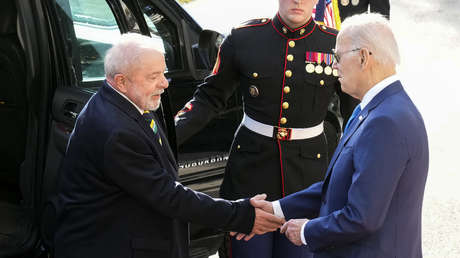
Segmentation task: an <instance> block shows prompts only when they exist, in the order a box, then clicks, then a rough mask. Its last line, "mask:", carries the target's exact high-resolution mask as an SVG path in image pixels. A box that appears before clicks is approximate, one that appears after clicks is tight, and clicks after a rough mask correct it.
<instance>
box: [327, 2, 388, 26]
mask: <svg viewBox="0 0 460 258" xmlns="http://www.w3.org/2000/svg"><path fill="white" fill-rule="evenodd" d="M334 1H335V0H334ZM337 1H338V2H339V10H340V18H341V20H342V21H343V20H345V18H347V17H349V16H352V15H355V14H359V13H367V12H368V11H370V12H371V13H380V14H382V15H384V16H385V17H387V18H388V19H389V18H390V0H337Z"/></svg>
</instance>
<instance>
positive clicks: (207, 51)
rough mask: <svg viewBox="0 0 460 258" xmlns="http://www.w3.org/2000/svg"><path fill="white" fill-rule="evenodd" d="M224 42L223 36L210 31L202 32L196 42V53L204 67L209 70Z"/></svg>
mask: <svg viewBox="0 0 460 258" xmlns="http://www.w3.org/2000/svg"><path fill="white" fill-rule="evenodd" d="M223 40H224V35H222V34H220V33H218V32H216V31H212V30H203V31H201V33H200V38H199V40H198V52H199V56H200V59H201V60H202V63H203V64H204V66H205V67H206V68H207V69H208V70H211V69H212V68H213V66H214V63H215V62H216V59H217V53H218V51H219V47H220V45H221V44H222V42H223Z"/></svg>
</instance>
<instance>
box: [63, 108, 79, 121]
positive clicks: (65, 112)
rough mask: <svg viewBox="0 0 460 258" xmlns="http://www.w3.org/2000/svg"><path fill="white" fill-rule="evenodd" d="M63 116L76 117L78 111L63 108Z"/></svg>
mask: <svg viewBox="0 0 460 258" xmlns="http://www.w3.org/2000/svg"><path fill="white" fill-rule="evenodd" d="M64 116H66V117H70V118H73V119H76V118H77V116H78V113H77V112H73V111H70V110H64Z"/></svg>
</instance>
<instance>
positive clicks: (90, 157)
mask: <svg viewBox="0 0 460 258" xmlns="http://www.w3.org/2000/svg"><path fill="white" fill-rule="evenodd" d="M159 137H162V144H160V142H159ZM177 178H178V175H177V166H176V162H175V159H174V157H173V156H172V154H171V150H170V149H169V146H168V143H167V140H166V138H165V137H164V134H163V133H162V131H161V129H159V132H158V133H156V134H155V133H154V132H153V130H152V129H151V128H150V127H149V125H148V124H147V123H146V121H145V119H144V118H143V117H142V115H141V114H140V112H139V111H138V110H137V109H136V108H135V107H134V106H133V105H132V104H131V103H129V102H128V101H127V100H126V99H125V98H123V97H122V96H121V95H120V94H118V93H117V92H115V91H114V90H113V89H112V88H110V86H108V85H104V86H103V87H102V88H101V89H100V90H99V91H98V92H97V93H96V94H95V95H94V96H93V97H92V98H91V99H90V101H89V102H88V104H87V105H86V106H85V108H84V109H83V110H82V112H81V113H80V115H79V117H78V119H77V122H76V125H75V128H74V131H73V132H72V135H71V137H70V140H69V144H68V147H67V152H66V156H65V158H64V161H63V165H62V168H61V170H60V180H59V184H58V190H59V192H58V198H59V202H58V203H59V205H58V206H59V210H58V226H57V231H56V235H55V247H56V257H58V258H61V257H75V258H77V257H78V258H83V257H85V258H88V257H95V258H96V257H97V258H101V257H110V258H116V257H120V258H127V257H188V223H187V222H189V221H190V222H194V223H199V224H203V225H207V226H212V227H218V228H221V229H224V230H230V229H232V230H234V231H241V232H250V231H251V229H252V226H253V221H254V217H255V215H254V209H253V208H252V207H251V206H250V204H249V202H248V200H245V201H240V202H229V201H226V200H221V199H212V198H211V197H209V196H207V195H205V194H202V193H198V192H195V191H193V190H191V189H188V188H186V187H184V186H182V185H181V184H180V183H178V182H177Z"/></svg>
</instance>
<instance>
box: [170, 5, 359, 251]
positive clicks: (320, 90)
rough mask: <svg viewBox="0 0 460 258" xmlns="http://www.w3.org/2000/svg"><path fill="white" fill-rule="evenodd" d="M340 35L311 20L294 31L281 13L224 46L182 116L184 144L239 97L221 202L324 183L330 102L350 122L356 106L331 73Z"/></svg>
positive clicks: (242, 29)
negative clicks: (238, 115) (336, 101)
mask: <svg viewBox="0 0 460 258" xmlns="http://www.w3.org/2000/svg"><path fill="white" fill-rule="evenodd" d="M336 34H337V31H336V30H334V29H331V28H328V27H326V26H324V25H319V24H317V23H316V22H315V21H313V19H309V20H308V22H307V23H305V24H304V25H303V26H301V27H299V28H296V29H292V28H289V26H287V25H286V24H285V23H284V22H283V20H282V19H281V17H280V16H279V14H277V15H276V16H275V17H274V18H273V19H268V18H263V19H254V20H250V21H248V22H247V23H245V24H243V25H241V26H239V27H237V28H234V29H233V30H232V32H231V34H230V35H229V36H227V38H226V39H225V40H224V42H223V43H222V45H221V47H220V50H219V53H218V57H217V61H216V64H215V67H214V70H213V72H212V74H211V75H210V76H209V77H207V78H206V80H205V82H204V83H203V84H202V85H200V86H199V87H198V88H197V90H196V92H195V94H194V97H193V99H192V100H191V101H190V102H188V103H187V104H186V105H185V107H184V108H183V109H182V110H181V111H179V113H178V115H177V116H176V133H177V138H178V140H179V142H183V141H185V140H186V139H187V138H189V137H191V136H192V135H193V134H194V133H196V132H197V131H199V130H200V129H201V128H202V127H204V125H205V124H206V123H207V122H209V121H210V120H211V119H212V118H213V117H214V116H216V115H217V114H218V112H220V111H222V110H225V103H226V101H227V99H228V98H229V97H230V96H231V95H232V94H233V92H234V91H235V90H237V89H238V90H240V91H241V93H242V96H243V103H244V104H243V108H244V117H243V120H242V123H241V125H240V127H239V128H238V130H237V132H236V134H235V138H234V141H233V144H232V147H231V150H230V156H229V160H228V163H227V167H226V171H225V176H224V181H223V184H222V186H221V196H222V197H223V198H228V199H239V198H246V197H250V196H254V195H255V194H258V193H266V194H267V195H268V198H267V199H268V200H276V199H279V198H282V197H283V196H286V195H288V194H290V193H294V192H297V191H299V190H301V189H304V188H306V187H308V186H309V185H311V184H313V183H315V182H318V181H320V180H322V179H323V177H324V174H325V171H326V168H327V165H328V158H327V155H328V153H327V150H328V148H327V141H326V137H325V135H324V131H323V124H324V119H325V117H326V113H327V108H328V104H329V103H330V100H331V98H332V96H333V94H334V93H335V92H337V93H338V94H339V96H340V99H341V111H342V115H343V116H344V117H345V118H347V117H349V114H351V111H352V110H353V108H354V106H355V105H356V103H357V102H356V101H355V100H354V99H353V98H352V97H350V96H348V95H347V94H345V93H342V92H341V90H340V84H339V82H338V77H337V71H336V70H333V69H332V62H333V55H332V51H331V50H332V49H333V48H334V46H335V41H336ZM345 121H346V120H345ZM283 237H284V236H283ZM251 241H252V240H251ZM251 241H249V242H251ZM286 241H287V242H289V241H288V240H286ZM241 242H242V241H241ZM289 244H290V243H289ZM257 257H264V256H261V254H260V253H259V254H258V256H257ZM274 257H276V255H274ZM286 257H287V256H286Z"/></svg>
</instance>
